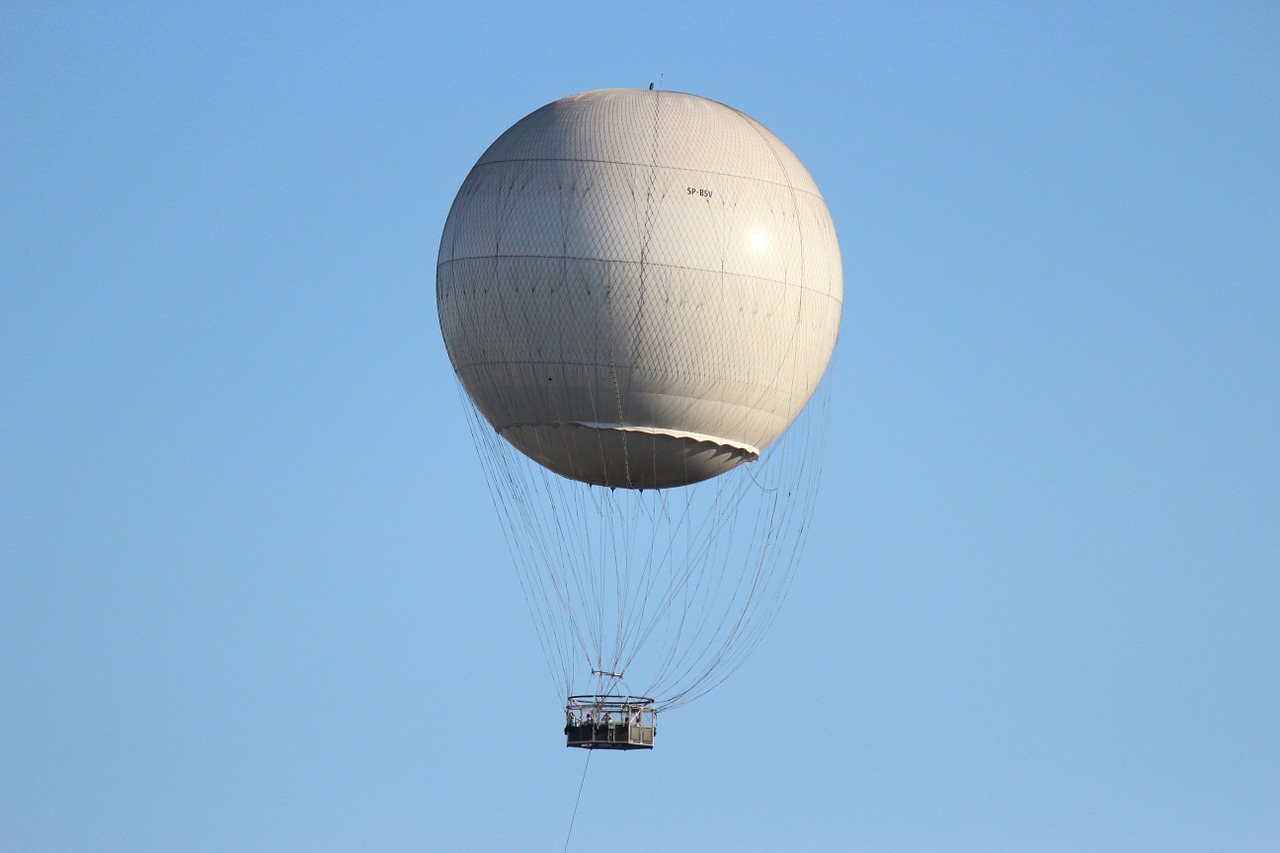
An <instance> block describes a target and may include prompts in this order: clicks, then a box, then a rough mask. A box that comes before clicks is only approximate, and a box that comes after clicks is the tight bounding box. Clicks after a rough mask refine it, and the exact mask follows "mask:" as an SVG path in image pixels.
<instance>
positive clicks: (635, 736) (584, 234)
mask: <svg viewBox="0 0 1280 853" xmlns="http://www.w3.org/2000/svg"><path fill="white" fill-rule="evenodd" d="M436 300H437V308H438V312H439V318H440V327H441V331H442V333H443V336H444V341H445V346H446V349H447V350H448V353H449V358H450V360H451V362H452V365H453V368H454V371H455V372H456V374H457V377H458V380H459V384H460V386H461V388H462V390H463V392H464V394H465V397H466V398H467V399H468V400H469V402H470V404H471V405H470V407H469V408H470V409H471V411H472V413H473V415H474V418H473V420H472V426H473V435H474V437H475V440H476V445H477V448H478V449H479V451H480V456H481V458H482V460H483V462H484V465H485V469H486V473H487V476H488V480H489V485H490V488H491V491H492V492H493V495H494V499H495V505H496V506H497V507H498V509H499V514H500V516H501V518H502V520H503V527H504V530H505V531H506V533H507V535H508V542H509V545H510V547H511V552H512V554H513V557H514V560H515V562H516V564H517V568H518V575H519V577H520V579H521V583H522V586H523V589H524V593H525V596H526V599H527V600H528V602H529V605H530V610H531V612H532V614H533V616H534V623H535V626H536V628H537V634H538V637H539V640H540V642H541V645H542V648H543V651H544V653H545V655H546V658H547V661H548V665H549V668H550V670H551V672H552V675H553V677H554V678H555V680H556V682H557V689H558V690H563V692H562V693H560V697H561V699H562V701H564V702H565V703H566V705H565V721H566V726H565V732H566V734H567V736H568V740H567V742H568V745H570V746H583V747H588V748H615V749H631V748H650V747H652V745H653V734H654V730H655V729H654V719H655V715H656V713H657V712H658V711H659V710H668V709H671V708H675V707H678V706H679V705H682V704H684V703H686V702H689V701H692V700H693V699H695V698H698V697H700V696H702V695H704V694H705V693H706V692H707V691H709V690H711V689H712V688H713V687H715V686H716V685H717V684H719V683H720V682H721V681H723V679H724V678H725V677H727V676H728V675H729V674H730V673H731V672H733V671H734V670H735V669H736V668H737V667H738V666H739V665H740V664H741V663H742V662H743V660H745V658H746V656H747V655H749V654H750V652H751V651H752V650H753V649H754V648H755V646H756V644H757V643H758V642H759V640H760V637H761V635H762V634H763V631H764V629H765V628H766V627H767V626H768V624H769V623H770V621H771V620H772V618H773V616H774V614H775V613H776V612H777V608H778V606H779V605H780V604H781V601H782V597H783V596H784V595H785V593H786V590H787V587H788V585H789V583H790V579H791V577H792V573H793V570H794V567H795V563H796V557H797V554H798V552H799V546H800V542H801V540H802V539H803V534H804V531H805V528H806V524H807V520H808V517H809V514H810V512H811V510H812V507H813V501H814V495H815V490H816V478H817V473H818V471H819V468H820V466H819V464H818V460H819V454H820V451H821V444H822V439H823V436H824V434H825V431H824V425H825V418H824V417H823V415H824V414H825V408H824V406H823V405H822V399H824V398H823V395H819V398H818V399H814V400H813V403H810V401H811V398H814V397H815V392H817V391H818V389H819V383H820V380H821V379H822V376H823V373H824V371H825V370H826V367H827V364H828V361H829V360H830V358H831V354H832V350H833V348H834V346H835V343H836V338H837V334H838V331H839V327H840V316H841V307H842V300H843V272H842V267H841V260H840V249H839V244H838V241H837V238H836V232H835V228H834V225H833V223H832V220H831V216H830V213H829V211H828V209H827V205H826V202H825V201H824V199H823V197H822V194H821V193H820V192H819V190H818V187H817V185H816V184H815V183H814V181H813V179H812V178H811V177H810V175H809V173H808V172H807V171H806V169H805V168H804V166H803V165H802V164H801V162H800V160H799V159H798V158H797V157H796V156H795V155H794V154H793V153H792V152H791V150H790V149H789V148H787V146H786V145H785V144H783V143H782V141H781V140H779V139H778V137H776V136H775V135H774V134H773V133H771V132H770V131H769V130H768V129H766V128H765V127H764V126H763V125H761V124H760V123H759V122H757V121H755V120H754V119H752V118H750V117H748V116H746V115H744V114H743V113H741V112H739V111H737V110H735V109H732V108H731V107H728V106H725V105H724V104H721V103H718V102H715V101H711V100H707V99H705V98H701V97H698V96H695V95H690V94H684V93H679V92H672V91H664V90H652V89H649V90H643V89H606V90H601V91H594V92H586V93H583V94H579V95H573V96H570V97H567V98H563V99H561V100H558V101H555V102H553V103H550V104H548V105H546V106H544V107H542V108H541V109H538V110H536V111H534V112H533V113H531V114H529V115H528V116H526V117H525V118H523V119H521V120H520V121H518V122H516V124H514V125H513V126H512V127H511V128H510V129H509V130H507V131H506V132H505V133H503V134H502V135H501V136H500V137H499V138H498V139H497V140H496V141H495V142H494V143H493V144H492V145H491V146H490V147H489V149H488V150H487V151H485V153H484V154H483V156H481V157H480V159H479V161H478V162H477V163H476V164H475V166H474V168H472V170H471V172H470V174H468V175H467V177H466V180H465V181H464V182H463V184H462V187H461V189H460V190H459V191H458V194H457V197H456V198H455V199H454V202H453V206H452V208H451V209H450V211H449V216H448V219H447V221H446V223H445V227H444V233H443V235H442V237H441V241H440V254H439V260H438V264H437V268H436ZM806 404H810V411H808V412H805V414H804V415H803V416H802V414H801V413H802V410H804V409H805V407H806ZM815 407H816V409H817V410H816V411H814V409H815ZM797 419H799V420H797Z"/></svg>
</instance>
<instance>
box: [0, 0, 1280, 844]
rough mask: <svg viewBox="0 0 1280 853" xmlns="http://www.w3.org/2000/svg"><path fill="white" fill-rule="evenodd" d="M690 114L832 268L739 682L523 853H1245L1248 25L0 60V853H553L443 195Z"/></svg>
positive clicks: (163, 36) (570, 789)
mask: <svg viewBox="0 0 1280 853" xmlns="http://www.w3.org/2000/svg"><path fill="white" fill-rule="evenodd" d="M659 80H660V81H661V85H662V86H664V87H665V88H669V89H676V90H680V91H688V92H693V93H696V94H700V95H704V96H706V97H710V98H714V99H716V100H720V101H724V102H726V103H729V104H731V105H733V106H735V107H737V108H739V109H741V110H743V111H744V112H746V113H748V114H750V115H752V116H754V117H755V118H757V119H759V120H760V121H761V122H763V123H764V124H765V125H767V126H768V127H770V128H771V129H772V130H773V131H774V132H776V133H777V134H778V135H779V136H780V137H781V138H782V139H784V140H785V141H786V142H787V143H788V144H789V145H790V146H791V147H792V148H793V150H795V151H796V153H797V154H798V155H799V156H800V158H801V159H802V160H803V161H804V162H805V163H806V165H807V166H808V168H809V170H810V171H811V173H812V174H813V175H814V177H815V179H816V180H817V181H818V184H819V186H821V187H822V189H823V192H824V194H825V195H826V198H827V201H828V204H829V206H830V208H831V211H832V214H833V216H834V218H835V221H836V225H837V227H838V229H839V232H840V236H841V243H842V247H843V251H844V262H845V270H846V303H845V320H844V327H843V331H842V337H841V340H840V344H839V346H838V347H837V351H836V356H835V359H834V362H833V368H832V372H831V375H830V378H831V382H832V395H833V396H832V407H833V409H832V416H831V427H830V429H831V432H830V437H829V441H828V455H827V458H826V460H825V466H826V469H825V473H824V480H823V492H822V497H821V501H820V506H819V508H818V510H817V512H816V514H815V518H814V523H813V530H812V534H811V535H810V538H809V540H808V548H807V550H806V552H805V557H804V562H803V565H802V567H801V570H800V573H799V575H798V578H797V580H796V583H795V585H794V587H793V588H792V592H791V595H790V597H789V598H788V600H787V603H786V605H785V606H784V608H783V610H782V612H781V614H780V615H779V617H778V620H777V622H776V623H775V625H774V627H773V630H772V632H771V633H770V634H769V635H768V637H767V638H766V640H765V642H764V643H763V645H762V646H761V647H760V649H759V650H758V651H757V653H756V654H755V656H754V657H753V658H752V659H751V660H750V661H749V662H748V664H747V665H746V666H745V667H744V668H743V669H742V670H740V671H739V672H738V673H737V674H736V675H735V677H734V678H733V679H732V680H730V681H729V682H727V683H726V684H725V685H724V686H722V687H721V688H719V689H718V690H717V691H716V692H714V693H712V694H711V695H710V696H708V697H706V698H704V699H702V700H701V701H699V702H697V703H695V704H693V705H691V706H689V707H687V708H684V709H681V710H679V711H677V712H674V713H672V714H671V715H670V716H669V717H666V718H664V719H663V720H662V725H661V731H660V735H659V743H658V748H657V749H655V750H654V751H653V752H652V753H644V754H616V755H615V754H602V755H599V756H596V757H595V758H593V760H592V762H591V765H590V768H589V772H588V774H587V777H586V785H585V787H584V790H583V794H582V803H581V808H580V810H579V812H578V816H577V821H576V825H575V828H574V830H573V837H572V839H571V841H572V844H571V847H570V849H578V850H591V849H601V848H602V847H604V846H605V845H608V846H609V847H610V849H614V850H618V851H626V850H652V849H672V850H751V851H767V850H779V851H781V850H838V849H839V850H866V851H898V850H903V851H914V850H925V849H929V850H956V851H962V850H1062V851H1069V850H1090V851H1099V850H1105V851H1111V850H1115V851H1120V850H1157V849H1158V850H1168V851H1179V850H1185V851H1198V850H1204V851H1210V850H1213V851H1217V850H1274V849H1277V848H1280V809H1277V808H1276V803H1277V802H1280V727H1278V726H1277V720H1280V438H1278V433H1280V430H1278V428H1277V425H1280V11H1277V7H1276V6H1275V5H1273V4H1269V3H1253V4H1246V3H1222V4H1207V3H1206V4H1188V3H1170V4H1139V3H1131V4H1120V5H1117V4H1091V3H1078V4H1061V5H1060V6H1046V5H1043V4H1014V3H1010V4H974V3H969V4H941V3H939V4H934V3H912V4H863V5H860V6H858V7H856V8H848V7H846V6H845V5H844V4H830V5H821V4H812V5H804V6H800V7H798V8H797V9H795V10H788V8H787V7H786V6H785V4H765V3H735V4H722V5H703V6H698V7H697V8H694V9H690V8H688V7H687V5H686V4H664V3H645V4H634V5H632V4H627V5H623V4H617V5H613V6H603V5H600V4H576V5H574V4H564V5H534V4H510V5H505V4H472V5H468V4H449V5H448V6H444V5H441V6H440V7H436V6H433V5H431V4H406V5H392V4H377V5H376V6H372V7H368V8H366V7H363V6H361V5H357V4H310V3H308V4H301V3H296V4H284V3H278V4H269V5H266V6H261V5H259V4H252V5H249V4H245V5H237V4H231V3H219V4H97V5H95V4H45V3H39V4H35V3H11V4H9V5H8V6H7V7H6V9H5V11H4V12H3V14H2V15H0V122H2V124H3V127H4V131H3V133H2V134H0V200H2V204H0V848H3V849H6V850H15V851H17V850H22V851H116V850H119V851H124V850H128V851H176V850H182V851H202V850H209V851H221V850H240V851H280V850H299V851H303V850H305V851H355V850H382V851H401V850H415V851H419V850H459V849H474V850H547V849H556V850H558V849H561V848H562V847H563V845H564V841H565V833H566V830H567V829H568V824H569V817H570V814H571V811H572V808H573V802H574V797H575V794H576V792H577V788H578V783H579V780H580V779H581V778H582V774H583V765H584V761H585V754H584V753H583V752H581V751H577V750H573V751H570V750H566V749H565V748H564V746H563V736H562V735H561V733H560V729H559V726H560V723H561V715H560V709H559V707H558V706H557V698H556V695H555V691H554V689H553V687H554V685H553V684H551V682H550V680H549V679H548V677H547V673H546V668H545V666H544V663H543V660H542V657H541V652H540V651H539V649H538V647H537V643H536V640H535V635H534V633H533V628H532V624H531V622H530V619H529V616H528V614H527V612H526V610H525V605H524V601H523V599H522V597H521V594H520V591H519V585H518V583H517V581H516V577H515V574H514V571H513V569H512V568H511V564H510V560H509V557H508V554H507V553H506V550H505V546H504V544H503V539H502V536H501V532H500V529H499V527H498V521H497V518H496V516H495V514H494V512H493V510H492V507H491V504H490V501H489V496H488V492H487V488H486V486H485V483H484V479H483V474H482V471H481V468H480V465H479V463H478V461H477V459H476V456H475V453H474V451H473V449H472V446H471V443H470V437H469V434H468V431H467V427H466V418H465V414H464V412H463V409H462V405H461V402H460V400H459V398H458V395H457V391H456V388H455V383H454V379H453V376H452V374H451V372H450V369H449V365H448V360H447V358H446V356H445V353H444V349H443V345H442V343H441V340H440V336H439V330H438V326H437V323H436V318H435V306H434V266H435V257H436V251H437V248H438V239H439V234H440V230H441V227H442V225H443V223H444V219H445V216H446V214H447V213H448V209H449V204H450V202H451V201H452V198H453V194H454V193H455V192H456V191H457V188H458V186H459V185H460V184H461V182H462V179H463V177H464V176H465V175H466V173H467V171H468V169H469V168H470V166H471V164H472V163H473V162H474V161H475V160H476V158H478V157H479V155H480V154H481V153H482V152H483V150H484V148H485V147H486V146H487V145H488V144H489V143H490V142H491V141H492V140H493V139H494V138H495V137H496V136H497V135H498V134H499V133H500V132H501V131H502V130H504V129H505V128H506V127H508V126H509V125H510V124H512V123H513V122H515V121H516V120H517V119H519V118H520V117H522V116H523V115H525V114H526V113H528V112H530V111H532V110H534V109H536V108H537V107H539V106H541V105H542V104H544V103H547V102H549V101H552V100H554V99H556V98H558V97H561V96H563V95H567V94H571V93H574V92H579V91H585V90H589V89H596V88H605V87H613V86H637V87H643V86H647V85H648V83H649V82H650V81H659Z"/></svg>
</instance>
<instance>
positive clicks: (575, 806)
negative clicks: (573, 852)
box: [564, 749, 595, 853]
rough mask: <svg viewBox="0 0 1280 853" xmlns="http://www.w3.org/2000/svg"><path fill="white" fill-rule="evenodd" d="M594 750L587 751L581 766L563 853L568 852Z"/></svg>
mask: <svg viewBox="0 0 1280 853" xmlns="http://www.w3.org/2000/svg"><path fill="white" fill-rule="evenodd" d="M593 752H595V750H594V749H588V750H587V763H586V764H584V765H582V781H581V782H579V783H578V798H577V799H576V800H574V801H573V815H572V816H571V817H570V818H569V831H568V832H566V833H565V836H564V853H567V851H568V850H569V839H570V838H572V837H573V822H574V821H575V820H577V819H578V803H580V802H582V788H583V786H584V785H586V784H587V768H588V767H590V766H591V753H593Z"/></svg>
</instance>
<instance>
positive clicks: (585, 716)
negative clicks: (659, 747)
mask: <svg viewBox="0 0 1280 853" xmlns="http://www.w3.org/2000/svg"><path fill="white" fill-rule="evenodd" d="M564 714H565V726H564V733H565V736H566V739H567V740H566V744H565V745H566V746H576V747H579V748H581V749H653V735H654V733H655V732H657V730H658V728H657V726H656V725H655V721H656V719H657V716H658V709H657V708H655V707H654V704H653V700H652V699H650V698H648V697H647V696H601V695H586V696H570V697H569V702H568V704H567V705H565V709H564Z"/></svg>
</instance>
